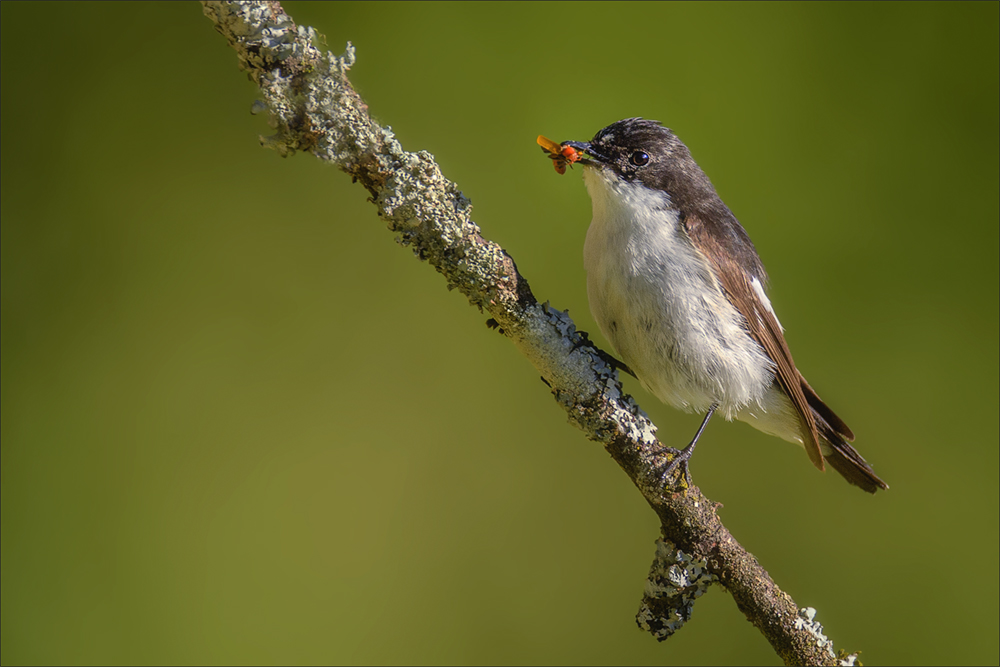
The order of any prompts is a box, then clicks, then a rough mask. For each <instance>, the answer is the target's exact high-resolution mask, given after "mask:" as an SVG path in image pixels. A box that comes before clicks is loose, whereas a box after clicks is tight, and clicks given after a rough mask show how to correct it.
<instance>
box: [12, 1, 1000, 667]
mask: <svg viewBox="0 0 1000 667" xmlns="http://www.w3.org/2000/svg"><path fill="white" fill-rule="evenodd" d="M285 7H286V9H287V11H288V12H289V14H290V15H291V16H292V17H293V18H294V19H295V20H296V21H297V22H299V23H302V24H307V25H312V26H314V27H315V28H316V29H317V30H319V31H320V32H321V33H323V34H325V35H326V38H327V40H328V43H329V45H330V48H331V49H332V50H334V51H335V52H337V53H340V52H342V51H343V48H344V44H345V42H346V41H347V40H351V41H353V43H354V44H355V45H356V47H357V49H358V62H357V65H356V66H355V68H354V69H353V70H352V72H351V78H352V80H353V81H354V83H355V85H356V86H357V88H358V90H359V91H360V93H361V94H362V95H363V96H364V98H365V100H366V101H367V103H368V104H369V105H370V109H371V111H372V113H373V114H374V115H375V116H376V117H377V118H378V119H379V120H380V121H381V122H382V123H385V124H389V125H391V126H392V127H393V130H394V131H395V132H396V133H397V135H398V137H399V139H400V140H401V141H402V143H403V145H404V147H405V148H407V149H409V150H421V149H424V150H428V151H430V152H431V153H433V154H434V155H435V156H436V158H437V160H438V162H439V163H440V164H441V166H442V168H443V170H444V172H445V174H446V175H447V176H448V177H449V178H451V179H453V180H454V181H456V182H457V183H458V184H459V186H460V187H461V188H462V190H463V191H464V192H465V194H466V195H467V196H469V197H470V198H471V199H472V201H473V203H474V205H475V211H474V218H475V220H476V222H477V223H478V224H479V225H480V226H481V227H482V229H483V232H484V235H485V236H486V237H488V238H490V239H493V240H495V241H497V242H499V243H500V244H501V245H503V246H504V247H505V248H506V249H507V250H508V251H509V252H510V253H511V254H512V255H513V257H514V258H515V259H516V261H517V263H518V267H519V269H520V270H521V271H522V273H523V274H524V275H525V276H526V277H527V278H528V280H529V281H530V282H531V286H532V288H533V290H534V292H535V294H536V296H537V297H538V298H539V299H540V300H543V301H544V300H547V299H548V300H551V302H552V304H553V305H554V306H556V307H559V308H563V309H565V308H568V309H569V310H570V312H571V314H572V316H573V317H574V318H575V319H576V322H577V324H578V326H579V327H580V328H581V329H584V330H589V331H591V332H592V333H593V335H594V337H595V338H596V339H597V340H598V341H599V342H601V343H603V339H601V337H600V335H599V334H598V333H597V327H596V325H595V324H594V323H593V321H592V319H591V317H590V314H589V310H588V306H587V301H586V291H585V275H584V271H583V266H582V258H581V255H582V247H583V240H584V234H585V232H586V227H587V223H588V222H589V219H590V201H589V199H588V197H587V195H586V192H585V190H584V187H583V185H582V182H581V180H580V176H579V174H580V172H579V170H575V171H572V172H569V173H568V174H567V176H565V177H561V178H560V177H558V176H557V175H556V174H555V173H554V172H553V170H552V166H551V164H550V163H549V162H548V161H547V160H546V159H545V158H544V156H542V154H541V152H540V151H539V149H538V148H537V147H536V146H535V136H536V135H537V134H539V133H542V134H545V135H547V136H549V137H551V138H553V139H556V140H557V141H559V140H564V139H580V140H585V139H588V138H590V137H591V136H592V135H593V134H594V133H595V132H596V131H597V130H598V129H600V128H601V127H603V126H604V125H606V124H608V123H610V122H613V121H615V120H618V119H620V118H623V117H628V116H645V117H650V118H656V119H659V120H662V121H664V123H665V124H667V125H669V126H670V127H672V128H673V129H674V130H675V131H676V132H677V133H678V134H679V135H680V137H681V138H682V139H683V140H684V141H685V142H686V143H687V144H688V145H689V146H690V147H691V149H692V151H693V153H694V155H695V158H696V159H697V160H698V161H699V162H700V164H701V165H702V167H703V168H704V169H705V170H706V171H707V172H708V174H709V176H710V177H711V178H712V179H713V181H714V183H715V184H716V187H717V188H718V190H719V192H720V194H721V195H722V197H723V199H724V200H725V201H726V202H727V204H728V205H729V206H730V207H731V208H732V209H733V211H734V212H735V213H736V215H737V216H738V217H739V218H740V220H741V221H742V222H743V224H744V225H745V226H746V228H747V229H748V230H749V232H750V234H751V235H752V236H753V238H754V240H755V242H756V244H757V246H758V249H759V250H760V253H761V255H762V257H763V259H764V261H765V263H766V264H767V266H768V269H769V271H770V273H771V276H772V281H773V287H772V289H771V296H772V301H773V302H774V303H775V305H776V308H777V310H778V312H779V314H780V316H781V319H782V322H783V324H784V325H785V327H786V330H787V332H788V337H789V340H790V343H791V346H792V349H793V350H794V352H795V358H796V361H797V362H798V364H799V366H800V368H801V369H802V370H803V371H804V373H805V374H806V376H807V377H808V378H809V379H810V381H811V382H812V384H813V385H814V386H815V387H816V388H817V389H818V390H819V391H820V393H821V395H822V396H823V397H825V398H826V399H827V401H828V402H829V403H830V404H831V405H832V406H833V407H834V408H835V409H836V410H837V411H838V412H839V413H840V414H841V415H842V416H843V417H844V418H845V419H846V421H847V422H848V423H849V424H850V425H851V426H852V427H853V428H854V430H855V431H856V433H857V434H858V442H857V444H858V447H859V449H860V450H861V452H862V453H863V454H864V456H866V457H867V458H868V460H869V461H871V462H872V463H873V465H874V466H875V468H876V470H877V471H878V472H879V474H880V475H881V476H882V477H884V478H885V479H886V480H887V481H888V482H889V484H890V485H891V486H892V490H891V491H889V492H887V493H880V494H879V495H877V496H876V497H870V496H867V495H866V494H864V493H861V492H860V491H858V490H857V489H854V488H852V487H850V486H848V485H847V484H846V483H844V482H843V480H841V479H839V478H838V476H837V475H836V474H833V473H828V474H826V475H822V474H820V473H818V472H817V471H816V470H815V469H813V468H812V466H811V465H810V464H809V462H808V460H807V458H806V456H805V455H804V454H803V452H802V451H801V450H800V449H797V448H795V447H792V446H790V445H788V444H786V443H783V442H782V441H779V440H777V439H774V438H770V437H767V436H765V435H762V434H760V433H758V432H756V431H754V430H753V429H750V428H748V427H746V426H745V425H742V424H726V423H724V422H721V421H720V422H718V423H713V424H712V426H711V428H710V429H709V433H708V440H707V441H704V444H703V445H702V447H700V448H699V451H698V454H697V456H696V457H695V460H694V463H693V466H692V469H693V474H694V477H695V481H696V482H697V483H698V484H699V485H700V486H701V488H702V489H703V490H704V491H705V493H706V494H707V495H708V496H709V497H711V498H712V499H714V500H716V501H720V502H722V503H724V504H725V507H724V509H722V510H721V516H722V518H723V520H724V521H725V522H726V524H727V525H728V527H729V528H730V530H732V532H733V533H734V535H735V536H736V537H737V538H738V539H740V540H741V541H742V542H743V544H744V545H746V547H747V548H749V549H750V550H751V551H752V552H753V553H755V554H756V555H757V557H758V558H759V559H760V561H761V563H762V564H763V565H764V566H765V567H766V568H767V569H768V570H769V572H770V573H771V574H772V576H773V577H774V578H775V579H776V580H777V582H778V583H779V584H780V585H781V586H782V587H783V588H784V589H785V590H786V591H788V592H789V593H790V594H791V595H792V596H793V597H794V598H795V600H796V601H797V602H798V603H799V604H800V605H803V606H805V605H810V606H814V607H816V608H817V609H818V610H819V615H818V620H819V621H820V622H822V623H823V624H824V625H825V627H826V630H827V632H828V633H829V634H830V636H831V637H832V638H833V639H834V640H835V642H836V646H837V647H838V648H846V649H851V650H856V649H862V650H863V655H862V659H863V660H865V661H866V662H868V663H869V664H905V663H911V664H914V663H925V664H966V663H969V664H971V663H982V664H990V663H992V664H997V663H998V661H1000V654H998V630H997V627H998V497H997V496H998V492H997V489H998V461H997V458H998V438H1000V434H998V232H997V230H998V217H1000V212H998V198H1000V195H998V182H1000V176H998V162H1000V158H998V143H1000V138H998V120H1000V113H998V98H1000V93H998V79H1000V75H998V53H1000V49H998V25H1000V20H998V4H997V3H981V4H958V3H947V4H932V3H921V4H855V3H837V4H766V5H756V4H749V3H740V4H719V3H712V4H664V5H653V4H614V5H611V4H568V3H567V4H542V5H539V4H516V3H504V4H410V3H405V4H391V3H378V4H376V3H372V4H350V3H343V4H340V3H338V4H304V3H298V2H289V3H287V4H286V5H285ZM0 9H2V26H3V34H2V41H0V45H2V68H3V69H2V149H3V150H2V253H3V254H2V396H3V401H2V466H0V472H2V485H0V489H2V511H3V515H2V531H3V533H2V564H3V573H2V607H3V614H2V639H3V645H2V659H3V662H4V663H5V664H9V663H28V664H33V663H202V662H208V663H244V662H245V663H284V662H294V663H359V664H372V663H418V664H422V663H490V664H500V663H614V664H629V663H635V664H645V663H655V664H663V663H666V664H684V663H689V664H695V663H698V664H726V663H745V664H776V663H778V662H779V661H778V658H777V657H776V656H775V654H774V653H773V652H772V651H771V649H770V647H769V646H768V645H767V643H766V642H765V641H764V639H763V638H762V637H761V636H760V634H759V633H758V632H757V630H756V629H754V628H753V627H752V626H750V625H749V624H748V623H747V622H746V620H745V619H744V618H743V617H742V616H741V614H740V613H739V612H738V610H737V609H736V607H735V605H734V604H733V602H732V600H731V599H730V598H729V596H727V595H726V594H725V593H724V592H723V591H721V590H718V589H716V590H713V591H712V592H711V593H710V594H709V595H707V596H706V597H705V598H703V599H702V600H700V601H699V603H698V605H697V606H696V609H695V615H694V618H693V620H692V621H691V622H690V623H689V625H688V626H687V627H685V628H684V630H683V631H682V632H681V633H680V634H678V635H677V636H675V637H674V638H672V639H670V640H669V641H668V642H666V643H665V644H657V643H656V642H655V641H654V640H653V639H652V638H650V637H649V636H648V635H645V634H643V633H641V632H640V631H639V630H638V629H637V628H636V627H635V624H634V621H633V615H634V614H635V611H636V609H637V606H638V603H639V599H640V595H641V592H642V586H643V581H644V578H645V576H646V573H647V570H648V567H649V564H650V560H651V557H652V555H653V551H654V544H653V542H654V540H655V538H656V536H657V522H656V520H655V517H654V515H653V513H652V512H651V511H649V509H648V508H647V507H646V505H645V503H644V501H643V500H642V499H641V498H640V497H639V494H638V493H637V492H636V491H635V490H634V489H633V488H632V486H631V484H630V483H629V482H628V480H627V478H626V477H625V475H623V474H622V473H621V471H620V470H618V469H617V468H616V466H615V465H614V464H613V463H612V461H611V460H610V459H609V458H608V456H607V454H606V453H605V452H604V451H603V450H602V449H601V447H600V446H599V445H597V444H595V443H592V442H589V441H588V440H586V439H585V438H584V436H583V435H582V434H581V433H580V432H579V431H577V430H575V429H574V428H573V427H571V426H569V425H568V424H567V420H566V416H565V413H564V412H563V411H562V410H561V408H559V407H558V406H557V404H556V403H555V401H553V400H552V398H551V397H550V395H549V391H548V390H547V388H546V387H545V385H543V384H542V383H541V382H540V381H539V380H538V374H537V373H536V372H535V371H534V370H533V369H532V367H531V366H530V365H529V364H528V362H527V361H526V360H525V359H524V358H522V357H521V356H520V355H519V354H518V353H517V351H516V350H515V349H514V347H513V346H512V345H510V344H509V343H508V342H507V341H506V340H505V339H504V338H503V337H502V336H498V335H497V334H496V333H494V332H491V331H490V330H489V329H487V327H486V326H485V325H484V323H485V320H486V318H487V315H484V314H481V313H480V312H478V311H477V310H475V309H473V308H471V307H469V306H468V304H467V302H466V301H465V299H464V297H462V295H461V294H459V293H457V292H448V291H447V290H446V289H445V285H444V282H443V281H442V280H441V279H440V277H439V276H438V275H437V274H436V273H435V272H434V271H433V270H432V269H431V268H430V267H428V266H427V265H425V264H423V263H421V262H419V261H417V260H415V259H414V257H413V256H412V253H411V252H410V250H408V249H404V248H401V247H399V246H398V245H396V244H395V243H393V239H392V236H391V235H390V234H388V233H386V231H385V228H384V225H383V224H382V223H381V222H380V221H379V220H378V218H377V217H376V215H375V211H374V208H373V207H372V206H371V205H370V204H369V203H367V201H366V198H367V193H366V192H365V191H364V190H363V189H362V188H361V187H360V186H357V185H352V184H351V182H350V179H349V178H348V177H346V176H345V175H344V174H342V173H340V172H339V171H337V170H335V169H334V168H332V167H330V166H328V165H324V164H321V163H320V162H318V161H317V160H315V159H313V158H312V157H310V156H308V155H297V156H295V157H293V158H291V159H287V160H282V159H280V158H279V157H278V156H277V155H276V154H275V153H274V152H272V151H268V150H265V149H262V148H260V147H259V145H258V142H257V136H258V135H259V134H269V133H270V132H271V130H270V128H268V127H267V125H266V122H265V119H264V118H262V117H260V116H257V117H254V116H251V115H250V113H249V110H250V106H251V103H252V102H253V100H254V99H256V94H255V89H254V87H253V85H252V84H251V83H249V82H248V81H247V78H246V75H245V74H243V73H241V72H239V71H238V70H237V64H236V57H235V55H234V53H233V52H232V51H231V50H230V49H229V47H228V46H227V45H226V43H225V40H224V39H222V38H221V37H220V36H219V35H218V34H216V32H215V31H214V30H213V27H212V25H211V24H210V22H209V21H208V20H207V19H206V18H204V17H203V16H202V13H201V8H200V6H199V5H197V4H192V3H178V4H167V3H164V4H126V3H121V4H119V3H114V4H88V3H73V4H70V3H62V4H57V3H39V4H19V3H9V2H4V3H2V5H0ZM625 385H626V388H627V389H628V390H629V391H632V392H634V394H635V396H636V398H637V400H638V401H639V402H640V404H641V405H642V406H643V407H644V409H645V410H646V411H647V412H649V414H650V415H651V416H652V417H653V419H654V421H656V423H657V424H658V425H659V426H660V429H661V430H660V434H661V437H663V438H664V439H665V440H666V441H668V442H673V443H680V442H686V439H687V438H689V437H690V435H691V433H693V431H694V430H695V428H696V426H697V423H698V420H699V417H698V416H694V415H684V414H680V413H677V412H675V411H673V410H671V409H670V408H667V407H665V406H663V405H661V404H659V403H658V402H656V400H655V399H653V398H652V397H651V396H649V395H648V394H646V393H645V392H644V391H643V390H642V389H641V388H640V387H639V386H638V383H636V382H635V381H634V380H632V379H631V378H628V379H626V381H625Z"/></svg>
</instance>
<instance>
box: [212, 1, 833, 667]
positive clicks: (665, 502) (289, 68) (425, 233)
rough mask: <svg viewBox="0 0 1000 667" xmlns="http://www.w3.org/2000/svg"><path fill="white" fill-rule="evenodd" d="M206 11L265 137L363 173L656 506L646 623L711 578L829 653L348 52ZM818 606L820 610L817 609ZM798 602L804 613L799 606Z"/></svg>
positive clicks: (245, 9) (772, 635) (792, 653)
mask: <svg viewBox="0 0 1000 667" xmlns="http://www.w3.org/2000/svg"><path fill="white" fill-rule="evenodd" d="M203 6H204V11H205V15H206V16H208V17H209V18H210V19H211V20H212V21H213V22H214V23H215V26H216V29H217V30H218V31H219V32H220V33H222V35H223V36H225V38H226V39H227V40H228V41H229V44H230V45H231V46H232V47H233V49H234V50H235V51H236V55H237V57H238V59H239V62H240V66H241V67H242V68H243V69H244V70H246V71H247V72H248V73H249V74H250V77H251V78H252V79H253V80H254V81H255V82H256V83H257V84H258V86H259V87H260V92H261V96H262V98H263V102H258V103H257V104H255V105H254V110H255V111H266V112H267V113H268V114H269V118H270V122H271V125H272V126H273V127H274V128H275V130H276V133H275V134H274V135H273V136H271V137H269V138H262V139H261V141H262V143H264V144H265V145H266V146H268V147H270V148H273V149H275V150H277V151H278V152H279V153H280V154H281V155H290V154H291V153H293V152H295V151H306V152H310V153H312V154H313V155H315V156H316V157H318V158H320V159H322V160H326V161H328V162H332V163H333V164H335V165H337V166H338V167H339V168H340V169H341V170H343V171H345V172H347V173H348V174H350V175H351V177H352V178H353V179H354V180H355V181H357V182H359V183H361V184H362V185H363V186H364V187H365V189H367V190H368V192H369V193H370V195H371V201H372V202H373V203H374V204H375V206H376V208H377V210H378V215H379V217H381V218H382V219H383V220H384V221H385V222H386V223H387V224H388V226H389V229H391V230H392V231H393V232H394V233H395V234H396V236H397V240H398V241H399V242H400V243H402V244H404V245H407V246H410V247H411V248H413V251H414V253H416V255H417V256H418V257H420V258H421V259H423V260H425V261H427V262H428V263H429V264H430V265H431V266H433V267H434V268H435V269H436V270H437V271H438V272H439V273H441V274H442V275H443V276H444V278H445V281H446V282H447V284H448V287H449V288H457V289H458V290H460V291H461V292H462V293H463V294H465V295H466V297H468V299H469V302H470V303H471V304H472V305H474V306H477V307H479V308H480V309H482V310H485V311H487V312H488V313H489V314H490V316H491V319H492V321H493V322H495V324H496V325H497V328H498V329H499V331H500V332H501V333H503V334H504V335H505V336H507V337H508V338H509V339H510V340H511V342H513V343H514V345H516V346H517V348H518V349H519V350H520V351H521V352H522V353H523V354H524V355H525V356H526V357H527V358H528V360H529V361H530V362H531V363H532V364H533V365H534V366H535V368H537V369H538V371H539V373H541V375H542V377H543V378H544V379H545V381H546V382H547V383H548V384H549V386H550V387H551V388H552V393H553V395H554V396H555V398H556V400H557V401H558V402H559V404H560V405H562V406H563V407H564V408H565V409H566V412H567V413H568V414H569V419H570V421H571V422H572V423H574V424H576V426H578V427H579V428H580V429H581V430H583V432H584V433H585V434H586V435H587V437H589V438H590V439H592V440H595V441H597V442H600V443H602V444H603V445H604V447H605V448H606V449H607V451H608V452H609V453H610V454H611V456H612V457H613V458H614V459H615V461H617V462H618V464H619V465H620V466H621V467H622V469H623V470H624V471H625V472H626V473H627V474H628V476H629V478H630V479H631V480H632V481H633V482H634V483H635V485H636V487H637V488H638V489H639V491H640V492H641V493H642V494H643V496H644V497H645V498H646V500H647V502H648V503H649V504H650V506H651V507H652V508H653V510H654V511H655V512H656V513H657V515H658V516H659V517H660V521H661V525H662V538H663V539H662V540H660V541H658V543H657V556H656V559H655V561H654V564H653V568H652V570H651V572H650V578H649V581H648V582H647V586H646V595H645V597H644V599H643V604H642V607H641V609H640V613H639V616H638V619H637V620H638V621H639V623H640V625H641V626H642V627H644V628H646V629H647V630H649V631H650V632H652V633H653V634H654V636H656V637H657V638H659V639H661V640H662V639H665V638H666V637H668V636H669V635H670V634H672V633H673V632H674V631H675V630H676V629H677V628H679V627H680V626H681V625H682V624H683V622H684V621H685V620H687V618H688V616H689V615H690V610H691V603H692V602H693V600H694V598H696V597H697V596H698V595H700V594H701V592H703V591H704V589H705V587H706V586H708V585H709V584H710V583H713V582H718V583H719V584H720V585H722V586H723V587H724V588H725V589H726V590H727V591H729V593H730V594H731V595H732V596H733V599H734V600H735V601H736V604H737V606H738V607H739V608H740V610H741V611H742V612H743V613H744V614H745V615H746V616H747V618H748V619H749V620H750V621H751V622H752V623H753V624H754V625H756V626H757V627H758V628H760V630H761V632H762V633H763V634H764V636H765V637H766V638H767V640H768V641H769V642H770V643H771V644H772V646H773V647H774V648H775V650H776V651H777V652H778V654H779V655H780V656H781V658H782V659H783V660H784V661H785V662H786V663H787V664H812V665H820V664H823V665H826V664H836V663H837V660H836V659H835V657H834V655H833V653H832V651H831V650H830V644H829V642H828V640H826V638H825V637H822V635H821V634H819V633H818V630H817V628H818V627H819V626H818V624H817V623H815V622H814V621H813V618H812V616H810V615H808V614H806V615H800V612H799V610H798V609H797V607H796V605H795V603H794V602H793V600H792V599H791V598H790V597H789V596H788V595H786V594H785V593H783V592H782V591H781V590H780V589H779V588H778V587H777V585H775V583H774V582H773V581H772V580H771V578H770V576H769V575H768V574H767V572H766V571H765V570H764V569H763V568H762V567H761V566H760V564H758V563H757V560H756V559H755V558H754V557H753V556H752V555H751V554H749V553H747V552H746V551H745V550H744V549H743V548H742V547H741V546H740V545H739V543H738V542H737V541H736V540H735V539H734V538H733V536H732V535H730V533H729V531H728V530H726V528H725V526H723V525H722V523H721V522H720V521H719V518H718V516H717V515H716V507H717V506H716V505H715V504H714V503H712V502H710V501H709V500H707V499H706V498H705V497H704V496H703V495H702V494H701V492H700V491H699V489H698V488H697V487H695V486H689V485H688V484H687V483H686V482H685V480H684V479H683V478H681V479H676V480H675V479H671V480H669V481H670V482H671V484H673V486H671V487H670V489H669V490H666V491H665V490H664V480H663V479H662V477H661V474H660V471H661V470H662V469H663V465H664V463H665V462H666V460H667V457H668V456H669V452H668V450H666V449H665V448H664V447H663V446H661V445H660V444H659V442H658V441H657V439H656V437H655V433H656V427H655V426H654V425H653V424H652V423H651V422H650V420H649V418H648V417H647V416H646V415H645V414H644V413H643V412H642V410H640V409H639V407H638V405H636V403H635V402H634V401H633V399H632V398H631V397H630V396H628V395H626V394H624V393H623V392H622V388H621V385H620V384H619V382H618V376H617V371H616V370H615V369H614V368H612V367H611V366H609V365H608V363H606V361H605V358H606V357H605V355H603V354H602V353H600V352H599V351H598V350H597V349H596V348H595V347H594V346H593V345H592V344H591V343H590V342H589V341H588V340H586V338H585V337H584V336H581V335H580V334H579V333H578V332H577V331H576V328H575V326H574V324H573V321H572V320H571V319H570V318H569V316H568V315H567V314H566V313H564V312H562V311H560V310H558V309H555V308H552V307H550V306H548V305H547V304H539V303H538V302H537V301H536V300H535V297H534V296H533V295H532V293H531V289H530V288H529V287H528V283H527V281H526V280H525V279H524V277H523V276H521V274H520V273H518V271H517V267H516V266H515V264H514V260H513V259H511V257H510V255H508V254H507V253H506V252H505V251H504V250H503V248H501V247H500V246H498V245H497V244H495V243H493V242H492V241H489V240H487V239H485V238H484V237H483V236H482V234H481V232H480V229H479V228H478V227H477V226H476V225H475V223H473V222H472V219H471V216H470V213H471V204H470V202H469V200H468V199H466V198H465V197H464V196H463V195H462V193H461V192H460V191H459V190H458V188H457V187H456V186H455V184H454V183H452V182H451V181H449V180H447V179H446V178H445V177H444V176H443V175H442V174H441V170H440V169H439V168H438V165H437V164H436V163H435V162H434V159H433V157H432V156H431V155H430V154H429V153H427V152H423V151H422V152H419V153H409V152H407V151H404V150H403V148H402V146H400V144H399V142H398V141H396V139H395V138H394V137H393V135H392V132H390V131H389V130H387V129H385V128H382V127H380V126H379V125H378V124H376V123H375V122H374V121H373V120H372V119H371V117H370V116H369V114H368V108H367V106H366V105H365V104H364V102H363V101H362V100H361V98H360V97H359V96H358V94H357V93H356V92H355V91H354V88H353V87H352V86H351V83H350V81H349V80H348V78H347V72H348V70H349V69H350V67H351V65H352V64H353V62H354V49H353V48H352V47H351V46H350V45H348V48H347V52H346V53H345V54H344V55H343V56H339V57H338V56H334V55H332V54H330V53H329V52H327V51H324V50H322V49H320V48H318V47H317V46H316V45H315V44H314V42H316V41H317V34H316V32H315V31H314V30H313V29H311V28H307V27H303V26H298V25H296V24H295V23H294V22H293V21H292V19H291V18H290V17H289V16H288V15H287V14H285V12H284V10H283V9H282V8H281V5H280V4H279V3H278V2H245V3H240V2H204V3H203ZM811 613H812V614H815V611H812V612H811ZM803 614H805V612H803Z"/></svg>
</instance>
